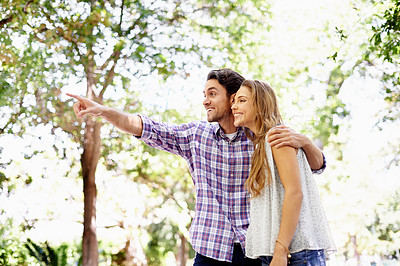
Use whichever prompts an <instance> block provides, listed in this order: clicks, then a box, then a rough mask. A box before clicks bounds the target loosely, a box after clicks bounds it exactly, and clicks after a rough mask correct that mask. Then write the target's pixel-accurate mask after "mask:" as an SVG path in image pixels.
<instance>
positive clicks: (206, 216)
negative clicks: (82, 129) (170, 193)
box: [68, 69, 325, 266]
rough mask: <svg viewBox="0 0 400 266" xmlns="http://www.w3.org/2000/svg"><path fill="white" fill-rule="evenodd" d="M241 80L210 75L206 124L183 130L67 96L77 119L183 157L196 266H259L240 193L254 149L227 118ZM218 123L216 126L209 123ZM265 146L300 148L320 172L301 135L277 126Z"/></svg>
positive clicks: (320, 161) (224, 72) (321, 164)
mask: <svg viewBox="0 0 400 266" xmlns="http://www.w3.org/2000/svg"><path fill="white" fill-rule="evenodd" d="M243 81H244V78H243V77H242V76H241V75H240V74H238V73H237V72H235V71H233V70H230V69H219V70H213V71H211V72H210V73H209V74H208V77H207V82H206V85H205V88H204V101H203V105H204V107H205V109H206V112H207V120H208V122H205V121H197V122H190V123H186V124H181V125H170V124H167V123H163V122H156V121H153V120H151V119H150V118H148V117H145V116H143V115H137V114H135V115H132V114H127V113H123V112H121V111H118V110H115V109H112V108H109V107H105V106H102V105H100V104H98V103H95V102H93V101H91V100H89V99H86V98H83V97H80V96H77V95H71V94H68V95H69V96H71V97H74V98H76V99H77V100H78V101H79V102H77V103H75V104H74V111H75V113H76V115H77V117H78V118H82V117H83V116H84V115H92V116H100V117H102V118H104V119H105V120H107V121H108V122H110V123H111V124H113V125H114V126H116V127H118V128H119V129H121V130H123V131H126V132H128V133H130V134H133V135H134V136H136V137H138V138H140V139H141V140H143V141H144V142H145V143H146V144H148V145H150V146H152V147H155V148H158V149H162V150H165V151H168V152H171V153H174V154H177V155H180V156H182V157H183V158H184V159H185V160H186V161H187V163H188V165H189V170H190V173H191V176H192V179H193V182H194V185H195V190H196V212H195V217H194V219H193V222H192V225H191V228H190V238H191V244H192V247H193V249H194V250H195V251H196V258H195V261H194V265H195V266H200V265H260V261H259V260H251V259H248V258H245V256H244V251H243V248H242V247H244V242H245V236H246V230H247V227H248V225H249V222H250V221H249V202H248V193H247V191H246V189H245V187H244V182H245V181H246V179H247V177H248V174H249V169H250V161H251V155H252V152H253V144H252V143H251V141H250V140H249V139H247V137H246V136H245V134H244V131H243V129H242V128H236V127H235V126H234V124H233V121H234V118H233V115H232V112H231V105H232V103H233V99H234V94H235V93H236V91H237V90H238V89H239V87H240V85H241V83H242V82H243ZM211 122H217V123H211ZM268 141H269V142H270V143H271V145H273V146H276V147H279V146H284V145H290V146H293V147H296V148H303V150H304V151H305V152H306V154H307V159H308V161H309V164H310V167H311V168H312V169H319V170H318V171H323V169H324V168H325V160H324V157H323V154H322V152H321V151H320V150H319V149H318V148H317V147H316V146H315V145H314V144H313V143H312V142H311V141H310V140H309V139H308V138H307V137H306V136H304V135H301V134H298V133H296V132H294V131H292V130H291V129H289V128H287V127H284V126H281V127H277V128H274V129H272V130H271V131H270V135H269V137H268Z"/></svg>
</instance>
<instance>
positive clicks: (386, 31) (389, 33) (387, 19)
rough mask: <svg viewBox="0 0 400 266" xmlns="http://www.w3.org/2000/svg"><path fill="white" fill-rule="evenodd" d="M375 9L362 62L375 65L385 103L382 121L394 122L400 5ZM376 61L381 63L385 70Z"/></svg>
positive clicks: (393, 0)
mask: <svg viewBox="0 0 400 266" xmlns="http://www.w3.org/2000/svg"><path fill="white" fill-rule="evenodd" d="M376 9H377V12H376V13H375V14H374V15H373V16H372V18H371V30H372V36H371V37H370V39H369V43H368V45H367V47H368V48H367V50H366V52H365V54H364V60H365V61H367V62H369V63H370V64H371V65H377V66H378V67H377V69H378V70H379V71H380V75H381V77H379V78H380V79H381V81H382V94H383V95H385V100H386V101H387V102H388V107H387V109H386V110H385V112H384V113H383V118H382V121H383V122H385V121H387V120H389V121H396V120H398V119H399V118H400V112H399V110H400V108H399V107H400V89H399V88H400V74H399V73H400V71H399V64H400V2H399V1H397V0H385V1H382V2H380V3H379V4H377V8H376ZM378 59H380V60H383V62H384V63H385V64H384V65H383V66H384V67H382V63H381V62H379V61H378Z"/></svg>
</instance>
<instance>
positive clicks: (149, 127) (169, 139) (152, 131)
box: [136, 115, 195, 157]
mask: <svg viewBox="0 0 400 266" xmlns="http://www.w3.org/2000/svg"><path fill="white" fill-rule="evenodd" d="M139 116H140V118H141V119H142V123H143V131H142V136H140V137H137V136H136V138H137V139H140V140H142V141H143V142H144V143H146V144H147V145H149V146H151V147H153V148H156V149H160V150H164V151H167V152H170V153H173V154H176V155H180V156H182V157H186V156H188V153H189V152H190V141H191V139H192V131H193V128H194V126H195V124H194V123H188V124H180V125H175V124H168V123H165V122H157V121H154V120H152V119H150V118H148V117H146V116H143V115H139Z"/></svg>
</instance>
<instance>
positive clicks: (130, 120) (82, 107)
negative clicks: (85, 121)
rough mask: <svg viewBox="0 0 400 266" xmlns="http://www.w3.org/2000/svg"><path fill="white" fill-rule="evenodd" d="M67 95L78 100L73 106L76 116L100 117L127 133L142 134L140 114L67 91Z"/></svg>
mask: <svg viewBox="0 0 400 266" xmlns="http://www.w3.org/2000/svg"><path fill="white" fill-rule="evenodd" d="M67 95H68V96H70V97H73V98H75V99H77V100H78V102H76V103H74V106H73V108H74V112H75V114H76V116H77V117H78V118H82V117H83V116H84V115H91V116H96V117H102V118H104V119H105V120H106V121H108V122H110V123H111V124H113V125H114V126H115V127H117V128H119V129H121V130H123V131H125V132H127V133H130V134H132V135H135V136H138V137H140V136H141V135H142V131H143V125H142V119H141V118H140V116H138V115H133V114H128V113H124V112H122V111H119V110H116V109H113V108H110V107H106V106H104V105H101V104H99V103H96V102H94V101H92V100H89V99H88V98H85V97H81V96H78V95H74V94H69V93H67Z"/></svg>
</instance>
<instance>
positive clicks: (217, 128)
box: [211, 123, 244, 141]
mask: <svg viewBox="0 0 400 266" xmlns="http://www.w3.org/2000/svg"><path fill="white" fill-rule="evenodd" d="M211 125H212V128H213V131H214V138H216V139H217V140H219V139H227V140H229V139H228V138H227V137H226V136H225V133H224V131H223V130H222V128H221V126H220V125H219V124H218V123H211ZM236 132H237V134H236V137H234V138H233V139H232V141H235V140H236V139H238V137H239V136H242V135H243V134H244V130H243V128H242V127H239V128H238V129H237V131H236Z"/></svg>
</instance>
